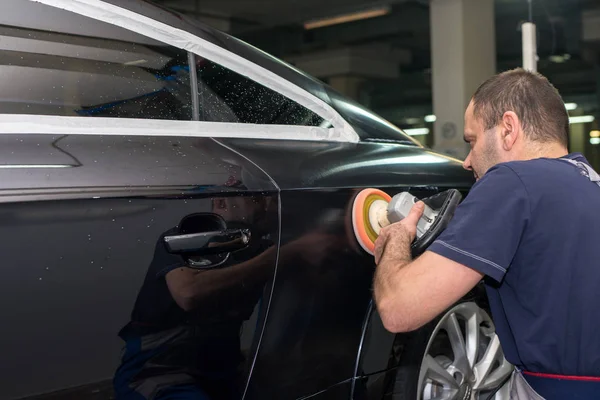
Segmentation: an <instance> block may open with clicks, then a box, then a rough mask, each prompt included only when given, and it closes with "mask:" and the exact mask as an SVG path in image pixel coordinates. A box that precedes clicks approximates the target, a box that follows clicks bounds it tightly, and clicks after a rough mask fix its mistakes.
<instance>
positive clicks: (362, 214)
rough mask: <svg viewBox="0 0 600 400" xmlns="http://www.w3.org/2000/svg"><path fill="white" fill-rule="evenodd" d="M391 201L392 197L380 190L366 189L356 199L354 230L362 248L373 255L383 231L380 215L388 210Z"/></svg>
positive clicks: (353, 214) (353, 206)
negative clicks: (380, 232)
mask: <svg viewBox="0 0 600 400" xmlns="http://www.w3.org/2000/svg"><path fill="white" fill-rule="evenodd" d="M391 200H392V198H391V196H390V195H388V194H387V193H385V192H383V191H381V190H379V189H364V190H362V191H361V192H360V193H358V195H357V196H356V198H355V199H354V204H353V205H352V228H353V229H354V234H355V236H356V240H358V243H359V244H360V246H361V247H362V248H363V249H364V250H365V251H366V252H367V253H369V254H371V255H372V254H373V253H374V252H375V241H376V240H377V237H378V236H379V231H380V230H381V226H380V224H379V214H380V213H382V212H385V210H387V205H388V203H389V202H390V201H391Z"/></svg>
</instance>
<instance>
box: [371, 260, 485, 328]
mask: <svg viewBox="0 0 600 400" xmlns="http://www.w3.org/2000/svg"><path fill="white" fill-rule="evenodd" d="M482 278H483V274H482V273H480V272H477V271H475V270H473V269H471V268H469V267H466V266H464V265H462V264H459V263H457V262H455V261H452V260H450V259H448V258H446V257H443V256H440V255H438V254H436V253H432V252H425V253H424V254H423V255H422V256H421V257H419V258H417V259H416V260H414V261H412V262H410V261H406V260H405V261H404V262H396V261H395V260H394V259H389V258H387V259H383V260H382V262H381V263H380V264H379V265H378V266H377V271H376V273H375V302H376V303H377V308H378V310H379V315H380V317H381V320H382V322H383V325H384V326H385V328H386V329H387V330H388V331H390V332H394V333H397V332H410V331H413V330H416V329H418V328H420V327H421V326H423V325H425V324H426V323H428V322H429V321H431V320H432V319H434V318H435V317H436V316H438V315H439V314H440V313H441V312H443V311H444V310H445V309H447V308H448V307H449V306H451V305H452V304H454V303H455V302H456V301H458V300H459V299H460V298H462V297H463V296H464V295H466V294H467V293H468V292H469V291H470V290H471V289H473V287H475V285H477V283H479V281H481V279H482Z"/></svg>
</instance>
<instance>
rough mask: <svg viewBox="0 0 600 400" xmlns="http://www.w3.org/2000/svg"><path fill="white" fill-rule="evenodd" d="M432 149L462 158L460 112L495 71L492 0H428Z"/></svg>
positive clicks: (464, 153) (464, 154)
mask: <svg viewBox="0 0 600 400" xmlns="http://www.w3.org/2000/svg"><path fill="white" fill-rule="evenodd" d="M430 22H431V56H432V81H433V82H432V84H433V111H434V114H435V115H436V121H435V125H434V131H435V133H434V150H436V151H440V152H442V153H444V154H448V155H450V156H453V157H456V158H459V159H464V158H465V157H466V155H467V153H468V147H467V145H466V144H465V143H464V141H463V132H464V112H465V109H466V108H467V105H468V104H469V101H470V99H471V96H472V95H473V92H474V91H475V90H476V89H477V87H478V86H479V85H480V84H481V83H482V82H483V81H484V80H486V79H487V78H489V77H490V76H492V75H494V74H495V73H496V45H495V40H496V39H495V28H494V0H431V2H430Z"/></svg>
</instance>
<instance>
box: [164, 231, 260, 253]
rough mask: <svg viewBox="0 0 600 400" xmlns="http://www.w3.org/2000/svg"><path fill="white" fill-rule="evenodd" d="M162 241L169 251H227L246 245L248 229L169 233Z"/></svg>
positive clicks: (248, 240)
mask: <svg viewBox="0 0 600 400" xmlns="http://www.w3.org/2000/svg"><path fill="white" fill-rule="evenodd" d="M164 241H165V244H166V246H167V250H168V251H169V252H170V253H194V254H196V255H207V254H219V253H229V252H232V251H235V250H240V249H243V248H244V247H246V246H248V243H249V242H250V230H249V229H226V230H222V231H211V232H198V233H188V234H183V235H170V236H165V238H164Z"/></svg>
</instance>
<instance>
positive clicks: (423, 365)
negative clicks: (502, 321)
mask: <svg viewBox="0 0 600 400" xmlns="http://www.w3.org/2000/svg"><path fill="white" fill-rule="evenodd" d="M490 315H491V313H490V310H489V304H488V302H487V297H486V296H485V291H484V288H483V287H481V286H478V287H477V288H476V289H474V290H473V291H472V292H471V293H469V294H468V295H467V296H465V297H464V298H463V299H461V300H460V301H459V302H457V303H456V304H454V305H453V306H452V307H450V308H449V309H448V310H446V311H445V312H444V313H442V314H441V315H440V316H439V317H437V318H436V319H435V320H433V321H431V322H430V323H428V324H427V325H425V326H423V327H422V328H420V329H418V330H417V331H414V332H411V333H409V334H408V335H406V338H405V342H404V343H405V346H404V351H403V352H402V355H401V358H400V363H399V366H398V368H397V370H396V373H395V379H394V380H393V383H392V385H393V391H392V396H391V398H392V399H393V400H431V399H458V400H469V399H477V400H488V397H489V398H490V400H492V399H493V400H505V399H506V400H508V399H509V396H508V385H506V381H507V379H508V378H509V377H510V375H511V373H512V370H513V367H512V365H510V364H509V363H508V361H506V359H505V358H504V354H503V352H502V348H501V346H500V344H499V341H498V337H497V335H496V333H495V327H494V323H493V321H492V319H491V317H490ZM467 321H468V323H467ZM456 322H458V324H456ZM452 327H454V328H455V329H452ZM467 327H468V328H467ZM475 327H476V329H475ZM449 331H452V332H454V334H453V335H452V334H448V332H449ZM474 332H477V333H479V335H478V336H476V335H475V333H474ZM458 333H460V334H461V337H462V339H463V343H465V345H464V346H463V347H462V348H461V347H460V346H459V343H460V340H457V338H458V339H460V337H459V336H456V334H458ZM466 333H469V334H468V336H466V337H467V339H466V340H465V339H464V338H465V335H466ZM451 336H452V338H453V341H452V342H451V340H450V338H451ZM452 343H454V346H453V345H452ZM474 343H477V346H474V345H473V344H474ZM461 352H462V354H466V357H457V355H460V354H461ZM484 356H486V357H485V360H486V361H492V363H491V368H489V369H486V368H485V363H481V361H482V359H483V357H484ZM432 362H435V363H436V364H437V365H436V364H432ZM473 365H475V368H473V367H472V366H473ZM472 371H474V372H472ZM431 377H433V378H434V379H435V380H436V381H437V382H434V381H433V380H431V379H430V378H431ZM450 379H452V380H453V382H454V383H452V382H450V381H449V380H450ZM441 383H443V385H442V384H441ZM494 390H496V393H495V394H493V392H494ZM490 395H492V396H491V397H490Z"/></svg>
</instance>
